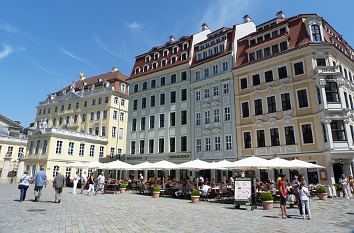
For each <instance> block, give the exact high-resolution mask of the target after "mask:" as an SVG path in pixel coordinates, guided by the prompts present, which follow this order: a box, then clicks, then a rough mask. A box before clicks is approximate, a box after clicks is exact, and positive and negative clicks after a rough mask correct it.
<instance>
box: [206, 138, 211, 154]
mask: <svg viewBox="0 0 354 233" xmlns="http://www.w3.org/2000/svg"><path fill="white" fill-rule="evenodd" d="M210 150H211V145H210V138H206V139H205V151H210Z"/></svg>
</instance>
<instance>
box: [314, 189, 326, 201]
mask: <svg viewBox="0 0 354 233" xmlns="http://www.w3.org/2000/svg"><path fill="white" fill-rule="evenodd" d="M316 192H317V195H318V198H319V199H320V200H326V199H327V191H326V189H325V188H323V187H322V186H317V188H316Z"/></svg>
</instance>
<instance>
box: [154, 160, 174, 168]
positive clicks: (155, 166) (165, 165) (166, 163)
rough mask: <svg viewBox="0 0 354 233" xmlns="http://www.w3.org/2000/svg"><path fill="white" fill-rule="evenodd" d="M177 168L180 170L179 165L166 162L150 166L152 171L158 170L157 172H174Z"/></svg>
mask: <svg viewBox="0 0 354 233" xmlns="http://www.w3.org/2000/svg"><path fill="white" fill-rule="evenodd" d="M176 168H178V165H177V164H175V163H171V162H168V161H166V160H162V161H159V162H156V163H152V164H151V166H150V169H156V170H173V169H176Z"/></svg>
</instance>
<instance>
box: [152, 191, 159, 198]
mask: <svg viewBox="0 0 354 233" xmlns="http://www.w3.org/2000/svg"><path fill="white" fill-rule="evenodd" d="M152 197H153V198H159V197H160V192H152Z"/></svg>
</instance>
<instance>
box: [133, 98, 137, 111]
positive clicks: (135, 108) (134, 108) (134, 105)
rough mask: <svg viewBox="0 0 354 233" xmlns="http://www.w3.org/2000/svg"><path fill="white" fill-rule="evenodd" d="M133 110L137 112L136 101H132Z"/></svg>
mask: <svg viewBox="0 0 354 233" xmlns="http://www.w3.org/2000/svg"><path fill="white" fill-rule="evenodd" d="M133 110H138V100H134V101H133Z"/></svg>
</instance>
